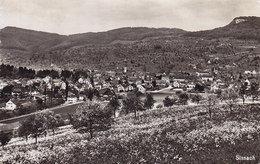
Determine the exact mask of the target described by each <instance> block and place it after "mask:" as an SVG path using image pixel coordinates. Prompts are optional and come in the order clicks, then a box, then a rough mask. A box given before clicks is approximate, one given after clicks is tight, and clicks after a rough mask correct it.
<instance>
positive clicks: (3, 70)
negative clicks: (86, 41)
mask: <svg viewBox="0 0 260 164" xmlns="http://www.w3.org/2000/svg"><path fill="white" fill-rule="evenodd" d="M46 76H50V77H52V78H53V79H56V78H65V79H68V78H71V79H72V80H73V81H74V82H75V81H77V80H78V79H79V78H80V77H85V78H87V77H89V72H88V71H84V70H74V71H70V70H62V71H61V73H59V72H58V71H56V70H48V69H46V70H39V71H37V72H36V71H35V70H33V69H29V68H27V67H19V68H17V67H14V66H12V65H9V64H1V66H0V77H4V78H29V79H33V78H35V77H40V78H44V77H46Z"/></svg>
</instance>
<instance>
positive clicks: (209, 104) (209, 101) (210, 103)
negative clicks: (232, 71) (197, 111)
mask: <svg viewBox="0 0 260 164" xmlns="http://www.w3.org/2000/svg"><path fill="white" fill-rule="evenodd" d="M216 103H217V97H216V96H215V95H208V96H207V98H206V100H205V101H204V105H203V106H204V108H205V109H206V110H207V112H208V114H209V118H210V119H211V118H212V112H213V110H214V108H215V105H216Z"/></svg>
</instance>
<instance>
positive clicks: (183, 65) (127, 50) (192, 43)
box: [0, 17, 260, 72]
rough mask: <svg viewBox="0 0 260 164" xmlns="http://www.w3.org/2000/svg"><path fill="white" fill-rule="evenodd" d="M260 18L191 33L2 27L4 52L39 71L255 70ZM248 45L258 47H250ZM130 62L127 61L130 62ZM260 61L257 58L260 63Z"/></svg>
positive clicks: (6, 56)
mask: <svg viewBox="0 0 260 164" xmlns="http://www.w3.org/2000/svg"><path fill="white" fill-rule="evenodd" d="M258 27H260V18H258V17H237V18H235V19H233V20H232V21H231V23H229V24H228V25H226V26H224V27H220V28H216V29H213V30H206V31H198V32H186V31H183V30H181V29H170V28H146V27H132V28H130V27H125V28H120V29H115V30H110V31H106V32H97V33H83V34H74V35H68V36H63V35H58V34H49V33H44V32H37V31H31V30H24V29H18V28H14V27H7V28H4V29H2V30H1V33H0V34H1V35H0V40H1V41H2V43H1V47H0V55H1V58H2V59H3V62H4V63H8V64H12V65H15V66H29V67H31V68H34V69H45V68H48V69H51V65H55V67H58V68H61V69H64V68H65V69H75V68H79V69H82V68H84V69H87V68H88V69H101V70H114V69H116V68H117V67H119V68H121V67H123V66H127V67H128V68H129V70H131V69H132V70H139V71H150V72H170V71H174V70H180V71H192V70H194V69H193V67H191V66H190V65H195V66H197V67H198V68H200V69H207V68H208V67H209V66H208V64H207V62H208V61H209V60H211V59H214V58H218V59H219V63H218V64H217V65H212V66H210V67H221V66H223V67H224V66H226V65H233V64H234V63H235V64H236V65H239V67H238V68H235V70H236V71H240V70H241V71H242V70H243V69H245V68H247V69H249V70H253V69H256V68H257V64H253V65H252V66H251V65H249V66H248V63H251V61H252V60H253V59H252V58H250V57H249V56H252V55H254V54H257V53H259V52H260V44H259V38H260V37H259V35H260V30H259V29H260V28H258ZM246 47H254V48H253V49H252V48H251V49H250V48H246ZM125 60H126V61H127V63H125V62H124V61H125ZM258 60H259V59H257V62H258Z"/></svg>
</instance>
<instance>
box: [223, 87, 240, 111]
mask: <svg viewBox="0 0 260 164" xmlns="http://www.w3.org/2000/svg"><path fill="white" fill-rule="evenodd" d="M238 97H239V95H238V93H237V92H236V91H235V90H234V89H226V90H224V91H223V93H222V95H221V98H222V99H223V100H224V102H225V103H226V104H227V105H228V107H229V109H230V112H232V111H233V107H234V105H235V104H236V103H237V101H238Z"/></svg>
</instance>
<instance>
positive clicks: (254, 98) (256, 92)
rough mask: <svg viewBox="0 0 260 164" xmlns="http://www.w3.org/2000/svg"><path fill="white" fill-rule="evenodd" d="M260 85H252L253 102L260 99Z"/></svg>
mask: <svg viewBox="0 0 260 164" xmlns="http://www.w3.org/2000/svg"><path fill="white" fill-rule="evenodd" d="M258 90H259V84H258V83H256V82H253V83H251V87H250V95H251V96H252V100H253V102H254V101H255V100H256V99H257V98H258V95H259V91H258Z"/></svg>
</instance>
